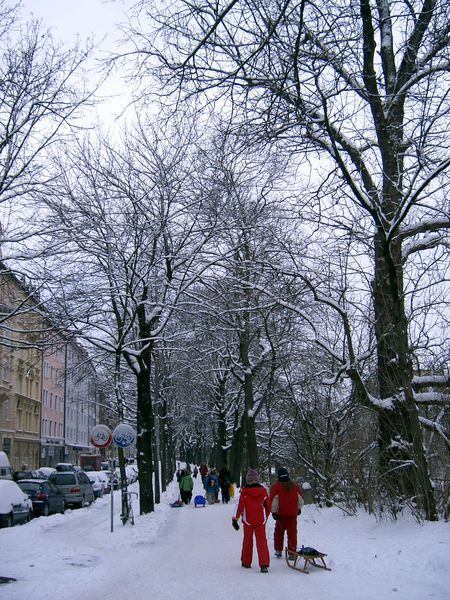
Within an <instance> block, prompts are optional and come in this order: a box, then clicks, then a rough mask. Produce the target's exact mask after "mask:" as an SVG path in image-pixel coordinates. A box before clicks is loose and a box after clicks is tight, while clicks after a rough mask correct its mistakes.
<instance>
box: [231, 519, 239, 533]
mask: <svg viewBox="0 0 450 600" xmlns="http://www.w3.org/2000/svg"><path fill="white" fill-rule="evenodd" d="M231 524H232V525H233V527H234V528H235V529H236V531H239V523H238V522H237V519H231Z"/></svg>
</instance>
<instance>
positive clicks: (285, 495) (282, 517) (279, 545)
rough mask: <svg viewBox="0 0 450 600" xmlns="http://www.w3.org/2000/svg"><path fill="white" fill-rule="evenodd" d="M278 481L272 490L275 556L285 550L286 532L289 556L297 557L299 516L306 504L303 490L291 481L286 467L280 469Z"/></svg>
mask: <svg viewBox="0 0 450 600" xmlns="http://www.w3.org/2000/svg"><path fill="white" fill-rule="evenodd" d="M277 474H278V481H277V482H276V483H274V484H273V486H272V488H271V490H270V499H271V501H272V517H273V518H274V519H275V521H276V522H275V530H274V536H273V542H274V549H275V556H278V557H280V556H281V554H282V552H283V543H284V532H286V535H287V546H288V558H290V559H292V558H294V557H295V555H294V554H293V553H294V552H297V516H298V515H299V514H300V513H301V511H302V506H303V504H304V495H303V491H302V489H301V488H300V486H299V485H297V484H296V483H294V482H293V481H291V479H290V478H289V473H288V471H287V469H285V468H284V467H280V468H279V469H278V473H277Z"/></svg>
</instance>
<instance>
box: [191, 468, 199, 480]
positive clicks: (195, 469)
mask: <svg viewBox="0 0 450 600" xmlns="http://www.w3.org/2000/svg"><path fill="white" fill-rule="evenodd" d="M192 474H193V476H194V479H197V475H198V468H197V465H194V471H193V473H192Z"/></svg>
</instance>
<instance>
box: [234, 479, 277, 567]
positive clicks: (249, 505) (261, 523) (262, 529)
mask: <svg viewBox="0 0 450 600" xmlns="http://www.w3.org/2000/svg"><path fill="white" fill-rule="evenodd" d="M246 482H247V483H246V485H245V486H244V487H243V488H241V494H240V497H239V503H238V506H237V510H236V515H235V516H234V517H233V518H232V524H233V527H234V528H235V529H236V530H238V529H239V523H238V519H239V517H241V516H242V523H243V525H244V539H243V542H242V553H241V561H242V566H243V567H245V568H246V569H249V568H250V567H251V566H252V558H253V534H254V535H255V540H256V549H257V552H258V562H259V566H260V568H261V573H267V572H268V569H269V565H270V558H269V548H268V546H267V538H266V522H267V519H268V516H269V514H270V509H271V502H270V497H269V494H268V492H267V490H266V488H265V487H264V486H262V485H261V484H260V483H259V474H258V471H257V470H256V469H249V470H248V471H247V475H246Z"/></svg>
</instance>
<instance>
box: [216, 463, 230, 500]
mask: <svg viewBox="0 0 450 600" xmlns="http://www.w3.org/2000/svg"><path fill="white" fill-rule="evenodd" d="M230 485H231V471H230V469H229V468H228V467H227V465H223V466H222V468H221V469H220V471H219V486H220V491H221V493H222V502H223V503H224V504H228V502H229V501H230Z"/></svg>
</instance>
